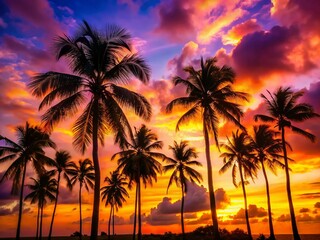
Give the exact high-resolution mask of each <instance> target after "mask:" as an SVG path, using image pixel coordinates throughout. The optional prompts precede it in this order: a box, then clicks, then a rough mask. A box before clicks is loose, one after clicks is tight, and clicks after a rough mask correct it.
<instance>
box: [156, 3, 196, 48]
mask: <svg viewBox="0 0 320 240" xmlns="http://www.w3.org/2000/svg"><path fill="white" fill-rule="evenodd" d="M156 12H157V14H158V17H159V25H158V26H157V27H156V29H155V30H154V31H155V33H157V34H164V35H165V36H166V37H168V38H169V39H170V40H172V41H177V42H181V41H184V40H185V39H186V38H191V37H192V36H193V35H194V34H195V26H194V23H193V21H192V15H193V13H194V9H193V8H191V6H189V5H188V4H187V3H186V2H185V1H164V2H162V3H161V4H160V5H159V6H158V7H157V9H156Z"/></svg>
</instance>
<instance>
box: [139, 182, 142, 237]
mask: <svg viewBox="0 0 320 240" xmlns="http://www.w3.org/2000/svg"><path fill="white" fill-rule="evenodd" d="M141 239H142V225H141V183H140V178H139V192H138V240H141Z"/></svg>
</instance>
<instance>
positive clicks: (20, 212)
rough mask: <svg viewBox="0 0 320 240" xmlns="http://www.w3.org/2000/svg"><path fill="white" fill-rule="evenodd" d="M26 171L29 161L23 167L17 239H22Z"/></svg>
mask: <svg viewBox="0 0 320 240" xmlns="http://www.w3.org/2000/svg"><path fill="white" fill-rule="evenodd" d="M26 169H27V161H25V163H24V166H23V175H22V182H21V189H20V199H19V217H18V226H17V232H16V239H20V229H21V218H22V205H23V188H24V180H25V178H26Z"/></svg>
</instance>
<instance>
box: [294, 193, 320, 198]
mask: <svg viewBox="0 0 320 240" xmlns="http://www.w3.org/2000/svg"><path fill="white" fill-rule="evenodd" d="M298 196H299V198H305V199H313V198H319V197H320V192H311V193H303V194H299V195H298Z"/></svg>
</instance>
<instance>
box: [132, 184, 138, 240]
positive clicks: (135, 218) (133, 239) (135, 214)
mask: <svg viewBox="0 0 320 240" xmlns="http://www.w3.org/2000/svg"><path fill="white" fill-rule="evenodd" d="M138 190H139V189H138V184H137V185H136V199H135V203H134V220H133V235H132V240H135V239H136V228H137V207H138Z"/></svg>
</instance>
